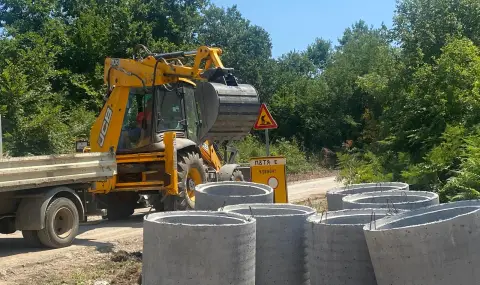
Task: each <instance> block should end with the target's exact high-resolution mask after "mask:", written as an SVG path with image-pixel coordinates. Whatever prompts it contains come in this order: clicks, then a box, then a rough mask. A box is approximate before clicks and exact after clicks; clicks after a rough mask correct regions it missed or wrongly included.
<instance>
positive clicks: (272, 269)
mask: <svg viewBox="0 0 480 285" xmlns="http://www.w3.org/2000/svg"><path fill="white" fill-rule="evenodd" d="M223 211H225V212H229V213H231V212H233V213H239V214H243V215H252V214H253V217H254V218H255V220H256V222H257V249H256V277H255V280H256V284H261V285H274V284H282V285H307V284H309V275H308V270H307V266H306V259H305V255H306V248H305V224H306V220H307V217H308V216H310V215H312V214H314V213H315V209H313V208H310V207H307V206H300V205H293V204H283V203H282V204H243V205H233V206H226V207H224V208H223ZM227 284H228V283H227Z"/></svg>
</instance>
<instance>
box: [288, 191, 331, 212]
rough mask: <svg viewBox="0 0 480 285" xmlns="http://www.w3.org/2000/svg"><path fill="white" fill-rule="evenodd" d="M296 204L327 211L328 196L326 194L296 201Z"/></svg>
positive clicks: (318, 210)
mask: <svg viewBox="0 0 480 285" xmlns="http://www.w3.org/2000/svg"><path fill="white" fill-rule="evenodd" d="M295 204H298V205H303V206H308V207H312V208H314V209H316V210H317V212H318V213H321V212H325V211H327V197H326V196H325V195H324V194H322V195H318V196H314V197H312V198H308V199H305V200H301V201H298V202H295Z"/></svg>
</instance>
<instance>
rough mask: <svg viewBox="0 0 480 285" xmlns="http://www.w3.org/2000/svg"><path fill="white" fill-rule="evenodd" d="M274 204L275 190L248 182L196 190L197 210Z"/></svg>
mask: <svg viewBox="0 0 480 285" xmlns="http://www.w3.org/2000/svg"><path fill="white" fill-rule="evenodd" d="M246 203H270V204H271V203H273V188H272V187H270V186H268V185H264V184H259V183H254V182H246V181H225V182H210V183H205V184H200V185H198V186H197V187H196V188H195V209H196V210H212V211H216V210H217V209H219V208H221V207H224V206H228V205H237V204H246Z"/></svg>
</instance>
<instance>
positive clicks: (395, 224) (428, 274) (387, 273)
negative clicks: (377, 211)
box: [363, 200, 480, 285]
mask: <svg viewBox="0 0 480 285" xmlns="http://www.w3.org/2000/svg"><path fill="white" fill-rule="evenodd" d="M479 221H480V200H471V201H459V202H452V203H446V204H439V205H434V206H429V207H426V208H421V209H416V210H412V211H407V212H404V213H400V214H398V215H396V216H393V217H385V218H382V219H379V220H377V223H376V227H375V228H371V227H369V226H368V225H366V226H364V228H363V229H364V234H365V239H366V242H367V245H368V249H369V252H370V256H371V260H372V264H373V268H374V271H375V275H376V278H377V283H378V285H387V284H389V285H390V284H391V285H400V284H401V285H403V284H422V285H452V284H465V285H466V284H477V283H478V280H480V271H479V270H478V264H479V262H480V247H479V245H478V241H479V238H480V223H479Z"/></svg>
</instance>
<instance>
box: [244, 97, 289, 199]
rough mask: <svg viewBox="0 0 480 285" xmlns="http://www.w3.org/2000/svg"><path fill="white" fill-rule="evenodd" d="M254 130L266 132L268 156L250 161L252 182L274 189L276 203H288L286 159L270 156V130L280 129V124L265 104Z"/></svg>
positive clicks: (262, 106)
mask: <svg viewBox="0 0 480 285" xmlns="http://www.w3.org/2000/svg"><path fill="white" fill-rule="evenodd" d="M253 128H254V129H255V130H265V145H266V153H267V155H266V156H265V157H254V158H251V159H250V177H251V181H252V182H256V183H260V184H265V185H269V186H270V187H272V188H273V202H274V203H288V192H287V177H286V176H287V171H286V159H285V157H283V156H270V138H269V137H268V130H270V129H276V128H278V124H277V122H275V120H274V119H273V117H272V115H271V114H270V112H269V111H268V109H267V106H266V105H265V104H262V105H261V106H260V112H259V114H258V118H257V121H256V122H255V126H254V127H253Z"/></svg>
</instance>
